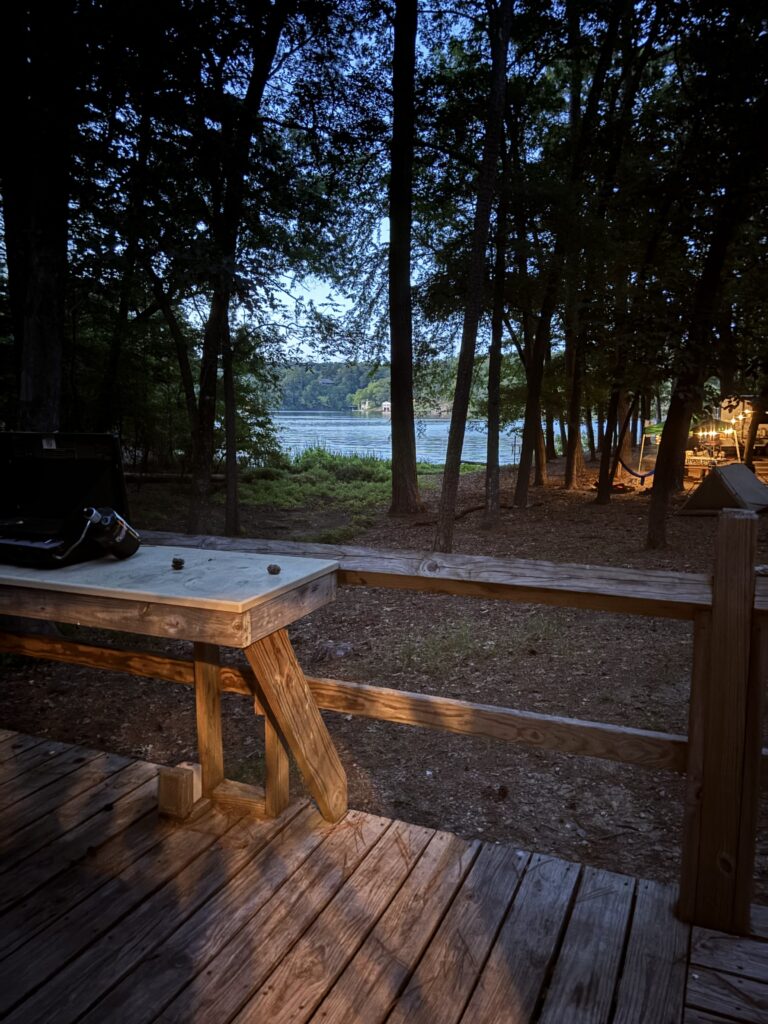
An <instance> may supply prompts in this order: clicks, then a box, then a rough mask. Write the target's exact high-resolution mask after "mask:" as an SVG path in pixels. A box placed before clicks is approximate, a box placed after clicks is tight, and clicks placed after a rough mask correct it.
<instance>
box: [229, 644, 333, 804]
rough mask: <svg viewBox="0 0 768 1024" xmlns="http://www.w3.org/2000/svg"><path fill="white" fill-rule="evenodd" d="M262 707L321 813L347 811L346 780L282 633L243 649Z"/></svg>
mask: <svg viewBox="0 0 768 1024" xmlns="http://www.w3.org/2000/svg"><path fill="white" fill-rule="evenodd" d="M245 656H246V658H247V659H248V662H249V664H250V666H251V668H252V669H253V672H254V675H255V676H256V679H257V681H258V683H259V687H260V688H261V693H262V694H263V697H264V701H265V703H266V704H267V705H268V706H269V708H270V711H271V713H272V715H273V716H274V719H275V722H276V723H277V726H278V728H279V729H280V732H281V734H282V735H283V736H284V737H285V740H286V743H287V744H288V746H289V747H290V749H291V752H292V754H293V756H294V757H295V759H296V763H297V765H298V766H299V771H300V772H301V774H302V776H303V778H304V782H305V783H306V786H307V789H308V790H309V792H310V793H311V794H312V797H313V798H314V799H315V800H316V801H317V806H318V807H319V808H320V812H321V814H322V815H323V816H324V817H325V818H327V819H328V820H329V821H338V820H339V818H341V817H343V815H344V814H345V813H346V811H347V777H346V773H345V772H344V769H343V767H342V765H341V761H340V760H339V755H338V754H337V753H336V748H335V747H334V745H333V742H332V740H331V737H330V736H329V735H328V730H327V729H326V727H325V723H324V722H323V720H322V718H321V716H320V712H319V711H318V709H317V704H316V703H315V700H314V698H313V696H312V694H311V692H310V689H309V687H308V686H307V681H306V679H305V677H304V673H303V672H302V670H301V666H300V665H299V663H298V661H297V660H296V655H295V654H294V652H293V647H292V646H291V642H290V640H289V639H288V634H287V632H286V631H285V630H279V631H278V632H277V633H273V634H272V635H271V636H268V637H264V638H263V639H262V640H258V641H257V642H256V643H255V644H252V645H251V646H250V647H248V648H246V650H245Z"/></svg>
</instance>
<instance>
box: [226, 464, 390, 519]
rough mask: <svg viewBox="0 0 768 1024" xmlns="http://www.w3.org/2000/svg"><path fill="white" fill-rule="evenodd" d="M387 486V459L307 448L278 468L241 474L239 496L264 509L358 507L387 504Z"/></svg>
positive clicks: (246, 502)
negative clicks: (336, 453) (337, 453)
mask: <svg viewBox="0 0 768 1024" xmlns="http://www.w3.org/2000/svg"><path fill="white" fill-rule="evenodd" d="M390 486H391V485H390V464H389V462H385V461H384V460H382V459H375V458H372V457H364V456H360V455H333V454H332V453H331V452H328V451H326V450H325V449H324V448H307V449H306V451H303V452H302V453H301V454H300V455H297V456H296V457H295V458H294V459H293V460H292V461H291V462H290V463H288V464H287V465H286V466H285V467H283V468H273V467H269V468H268V469H267V470H255V471H253V472H252V473H248V474H244V476H243V481H242V483H241V486H240V500H241V502H243V503H244V504H249V505H254V506H256V507H257V508H264V509H292V508H308V509H316V508H325V509H328V508H334V509H339V510H341V511H349V512H359V511H360V510H361V509H369V510H373V509H374V508H377V507H379V506H381V505H384V504H386V502H387V500H388V498H389V494H390Z"/></svg>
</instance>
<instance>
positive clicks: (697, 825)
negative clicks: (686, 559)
mask: <svg viewBox="0 0 768 1024" xmlns="http://www.w3.org/2000/svg"><path fill="white" fill-rule="evenodd" d="M711 646H712V612H711V610H707V611H702V612H698V613H697V615H696V618H695V619H694V622H693V664H692V666H691V691H690V698H689V701H688V757H687V761H686V766H685V770H686V780H685V802H684V805H683V836H682V850H681V865H680V895H679V898H678V904H677V912H678V915H679V916H680V918H681V919H682V920H683V921H692V920H694V917H695V915H696V899H697V897H696V893H697V888H698V884H699V842H700V838H701V800H702V792H703V786H704V742H705V731H704V708H705V705H706V699H707V697H706V694H707V687H708V685H709V658H710V649H711Z"/></svg>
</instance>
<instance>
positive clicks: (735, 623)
mask: <svg viewBox="0 0 768 1024" xmlns="http://www.w3.org/2000/svg"><path fill="white" fill-rule="evenodd" d="M756 533H757V517H756V516H755V515H754V514H753V513H748V512H741V511H730V510H729V511H727V512H724V513H722V514H721V516H720V521H719V524H718V534H717V541H716V550H715V566H714V574H713V575H712V576H708V575H704V574H693V573H690V574H679V573H672V572H660V571H652V570H642V569H625V568H614V567H592V566H579V565H558V564H554V563H549V562H539V561H528V560H520V559H495V558H485V557H483V556H471V555H444V554H424V553H417V552H401V551H375V550H371V549H366V548H356V547H346V546H341V547H337V546H334V545H326V544H304V543H290V542H281V541H263V540H253V539H230V538H223V537H210V536H189V535H182V534H170V533H152V534H146V535H145V541H146V542H147V543H150V544H165V545H172V546H174V547H177V548H182V547H203V548H210V549H215V550H237V551H251V552H257V553H268V554H275V555H276V556H277V555H280V554H283V555H294V554H295V555H301V556H304V557H311V556H316V557H322V558H331V559H334V560H336V561H338V562H339V565H340V568H339V572H338V582H339V583H340V584H341V585H348V586H367V587H385V588H392V589H407V590H418V591H425V592H429V593H445V594H455V595H465V596H473V597H481V598H486V599H487V598H496V599H502V600H511V601H518V602H525V603H539V604H548V605H559V606H567V607H573V608H585V609H592V610H598V611H610V612H623V613H627V614H637V615H651V616H655V617H661V618H673V619H688V620H691V621H692V622H693V665H692V676H691V697H690V712H689V729H688V735H687V736H680V735H670V734H667V733H661V732H654V731H650V730H643V729H633V728H629V727H622V726H617V725H610V724H604V723H598V722H586V721H579V720H575V719H569V718H561V717H557V716H552V715H544V714H536V713H532V712H527V711H519V710H516V709H512V708H499V707H492V706H489V705H482V704H476V703H470V702H466V701H460V700H453V699H449V698H443V697H435V696H428V695H425V694H421V693H408V692H404V691H402V690H395V689H390V688H386V687H380V686H371V685H363V684H358V683H351V682H345V681H341V680H335V679H317V678H311V677H310V678H309V679H308V681H309V684H310V687H311V690H312V693H313V695H314V697H315V700H316V701H317V704H318V706H319V707H321V708H323V709H325V710H330V711H337V712H342V713H345V714H351V715H359V716H362V717H366V718H375V719H380V720H384V721H389V722H399V723H403V724H407V725H413V726H422V727H426V728H432V729H443V730H447V731H449V732H455V733H463V734H466V735H471V736H484V737H489V738H493V739H499V740H507V741H512V742H518V743H524V744H527V745H529V746H534V747H541V748H544V749H548V750H555V751H559V752H563V753H570V754H582V755H585V756H589V757H600V758H607V759H609V760H614V761H620V762H623V763H628V764H634V765H639V766H642V767H646V768H653V769H668V770H671V771H675V772H680V773H685V774H686V775H687V789H686V802H685V810H684V827H683V860H682V870H681V884H680V902H679V912H680V914H681V916H682V917H684V918H685V919H686V920H690V921H693V922H695V923H697V924H700V925H703V926H706V927H711V928H717V929H720V930H725V931H733V932H738V933H745V932H746V931H747V930H748V927H749V906H750V898H751V889H752V880H753V870H754V848H755V836H756V829H757V805H758V797H759V788H760V779H761V769H762V774H763V775H765V774H768V773H766V765H767V764H768V757H766V756H765V755H763V754H762V752H761V736H760V723H761V706H762V693H763V689H764V677H765V666H766V663H767V662H766V658H767V657H768V649H767V646H766V645H767V644H768V640H766V637H767V636H768V619H767V618H766V615H767V614H768V579H766V578H763V577H761V576H760V575H757V574H756V572H755V567H754V561H755V550H756ZM0 650H3V651H8V652H13V653H17V654H26V655H32V656H36V657H44V658H49V659H53V660H62V661H67V662H71V663H75V664H79V665H84V666H88V667H94V668H106V669H113V670H118V671H125V672H130V673H132V674H135V675H140V676H150V677H155V678H160V679H166V680H170V681H172V682H177V683H185V684H188V685H194V671H193V664H192V662H191V661H185V660H184V659H179V658H172V657H166V656H159V655H154V654H141V653H135V654H134V653H126V652H118V651H113V650H110V649H106V648H101V647H94V646H91V645H83V644H77V643H72V642H69V641H65V640H60V639H58V638H51V637H37V636H24V637H21V636H18V637H13V636H10V635H5V636H4V637H1V638H0ZM219 671H220V687H221V689H222V690H224V691H227V692H231V693H240V694H245V695H247V696H249V697H253V696H254V692H255V691H254V685H253V680H252V677H251V674H250V672H249V671H248V670H247V669H245V668H242V669H240V668H236V667H221V669H220V670H219ZM257 710H258V707H257Z"/></svg>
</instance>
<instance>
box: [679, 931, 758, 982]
mask: <svg viewBox="0 0 768 1024" xmlns="http://www.w3.org/2000/svg"><path fill="white" fill-rule="evenodd" d="M690 962H691V964H692V965H695V966H697V967H709V968H711V969H712V970H715V971H726V972H728V973H730V974H740V975H743V976H744V977H747V978H756V979H757V980H758V981H768V943H766V942H757V941H756V940H755V939H749V938H745V937H743V936H739V935H727V934H725V933H724V932H714V931H711V930H710V929H708V928H694V929H693V933H692V936H691V954H690Z"/></svg>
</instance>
